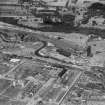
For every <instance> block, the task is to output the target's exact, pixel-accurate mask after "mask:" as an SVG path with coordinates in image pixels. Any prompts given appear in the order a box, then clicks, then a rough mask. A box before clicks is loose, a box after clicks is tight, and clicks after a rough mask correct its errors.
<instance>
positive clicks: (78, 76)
mask: <svg viewBox="0 0 105 105" xmlns="http://www.w3.org/2000/svg"><path fill="white" fill-rule="evenodd" d="M82 73H83V72H80V73H78V75H77V76H76V77H75V79H74V80H73V82H72V83H71V85H70V87H69V89H68V90H67V91H66V93H65V94H64V96H63V97H62V99H61V100H60V101H59V103H58V105H61V103H62V102H63V100H64V99H65V97H66V96H67V94H68V93H69V92H70V91H71V88H72V87H73V86H74V85H75V84H76V83H77V81H78V80H79V78H80V76H81V75H82Z"/></svg>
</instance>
